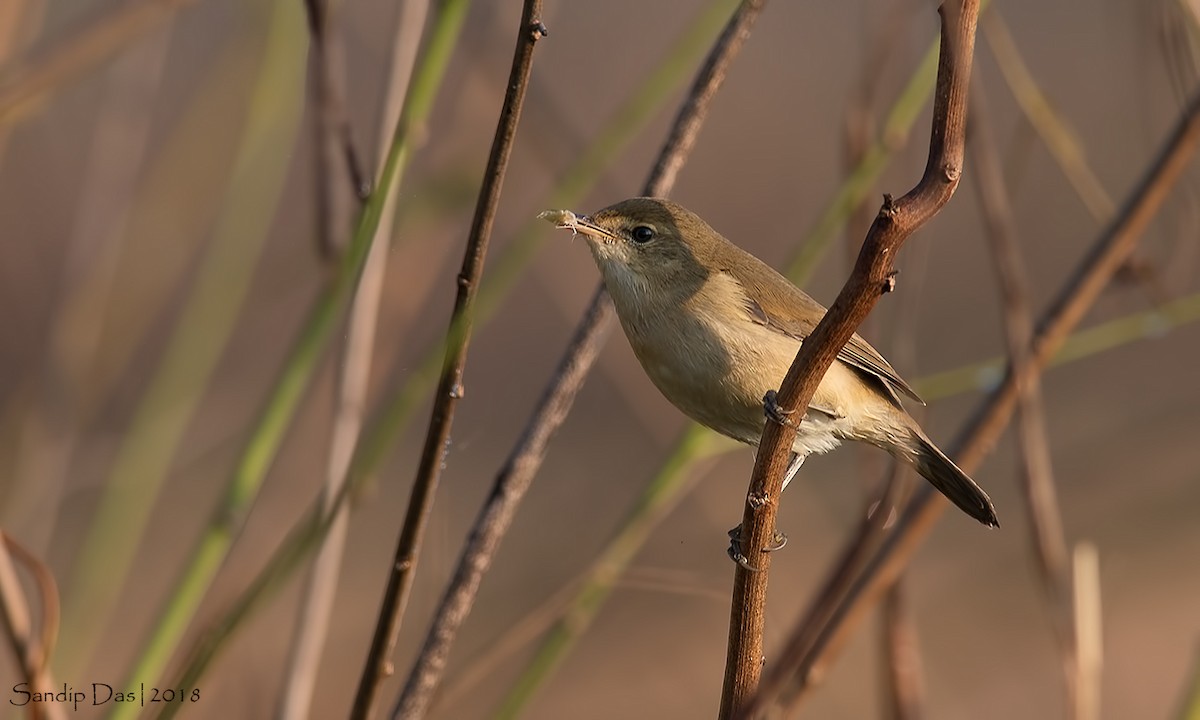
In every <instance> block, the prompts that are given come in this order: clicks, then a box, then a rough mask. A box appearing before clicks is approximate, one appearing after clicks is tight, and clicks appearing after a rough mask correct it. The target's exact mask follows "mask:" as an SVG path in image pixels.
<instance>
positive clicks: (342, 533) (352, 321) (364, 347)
mask: <svg viewBox="0 0 1200 720" xmlns="http://www.w3.org/2000/svg"><path fill="white" fill-rule="evenodd" d="M306 4H307V5H308V7H309V23H310V26H309V30H310V33H311V34H312V35H313V47H314V53H315V54H317V55H318V56H316V57H314V61H315V63H316V65H317V67H314V68H313V72H314V73H315V74H317V78H318V79H317V86H318V92H317V94H318V96H319V99H318V101H317V104H318V105H319V110H318V112H319V113H320V114H321V116H322V123H321V124H322V125H323V130H324V131H325V132H324V133H320V132H319V133H318V135H317V138H316V140H317V146H318V150H317V154H318V157H319V158H321V157H324V158H326V161H327V163H326V168H325V170H326V173H325V177H324V178H323V182H320V183H319V184H318V188H317V191H318V195H320V196H321V197H325V198H327V202H328V204H329V206H330V207H331V208H333V207H337V206H339V205H340V206H342V209H343V210H345V209H348V208H347V207H346V206H347V205H348V203H347V202H346V200H347V199H348V197H349V195H348V193H347V192H346V187H345V185H344V183H341V182H336V181H335V178H334V177H333V176H332V174H330V173H329V172H328V170H329V169H330V168H331V167H335V166H336V163H338V158H337V153H338V150H339V147H341V148H343V151H344V153H345V157H346V161H347V171H348V172H349V175H350V180H351V181H352V182H354V183H356V185H355V187H354V191H355V192H357V191H358V190H359V189H360V188H362V180H361V179H358V178H355V177H354V175H355V173H357V172H358V170H357V167H356V166H355V160H354V148H353V146H352V145H351V144H350V138H349V124H348V123H347V121H346V120H347V119H346V116H345V109H344V105H343V103H342V99H341V98H342V93H341V92H340V91H337V90H336V89H335V88H337V87H340V83H341V80H342V78H343V72H342V71H341V69H340V68H335V67H333V66H332V59H333V58H332V57H330V56H329V55H328V54H326V53H325V52H324V51H323V50H322V51H318V50H317V46H318V45H325V46H328V45H330V43H331V42H332V39H331V38H329V37H327V35H326V34H327V33H328V23H327V22H322V21H320V20H319V17H318V16H317V12H319V10H320V9H321V7H322V0H306ZM428 6H429V3H428V1H427V0H407V1H406V2H402V3H401V6H400V11H399V12H398V13H397V20H396V33H395V40H394V45H393V50H392V62H391V67H390V69H389V75H390V78H389V82H388V86H387V95H386V98H385V99H384V103H383V107H384V110H383V113H382V122H381V123H380V133H381V135H382V136H381V137H380V139H379V147H380V148H381V152H383V150H382V149H383V148H387V145H388V137H387V133H388V131H389V129H390V128H393V127H395V125H396V123H397V122H398V121H399V119H400V115H401V113H402V111H403V105H404V95H405V92H406V91H407V89H408V86H409V81H410V79H411V77H412V73H413V67H414V65H415V62H416V57H417V47H418V46H419V45H420V42H421V32H422V29H423V28H424V26H425V16H426V14H427V10H428ZM336 47H337V50H338V55H340V54H341V53H340V50H341V47H340V44H338V45H337V46H336ZM339 62H340V61H339ZM325 75H329V76H330V77H327V78H325V79H324V80H322V79H320V78H322V77H324V76H325ZM321 88H324V94H323V91H322V90H321ZM337 122H340V123H341V124H342V125H343V126H344V130H343V131H341V132H339V131H338V130H337V125H336V123H337ZM331 153H332V154H333V156H332V157H330V154H331ZM382 161H383V158H380V164H382ZM334 196H336V198H337V200H335V199H334ZM396 196H397V192H396V185H392V189H391V192H389V193H388V197H387V198H386V199H385V201H384V208H383V213H382V215H381V217H380V220H379V226H378V227H377V228H376V229H375V238H374V240H372V241H371V250H370V252H369V253H368V255H367V260H366V264H365V265H364V266H363V271H362V276H361V277H360V279H359V283H358V289H357V290H356V291H355V294H354V299H353V300H352V301H351V305H350V317H349V320H348V322H347V329H346V342H345V346H344V349H343V355H342V362H341V363H339V369H338V376H339V377H338V390H337V392H338V396H337V400H336V407H335V410H334V413H335V414H334V421H333V430H332V434H331V435H332V436H331V439H330V447H329V458H328V464H327V467H326V475H325V485H324V488H323V489H322V494H321V500H322V510H323V511H324V512H326V513H331V514H332V519H331V522H330V523H329V533H328V534H327V535H326V536H325V538H324V542H323V543H322V544H321V548H320V550H319V551H318V552H317V556H316V557H315V558H313V564H312V570H311V572H310V573H309V575H308V578H307V581H306V586H305V591H304V595H303V598H302V600H301V605H300V610H299V611H298V612H297V613H296V620H295V629H294V631H293V634H292V647H291V648H290V650H289V653H288V664H287V672H286V675H285V682H284V683H283V686H282V689H281V691H280V701H279V704H278V709H277V711H276V717H277V718H280V719H284V718H305V717H308V714H309V711H310V709H311V705H312V696H313V689H314V687H315V685H316V680H317V671H318V668H319V665H320V661H321V657H322V655H323V653H322V650H323V649H324V646H325V638H326V636H327V634H328V631H329V620H330V617H331V615H332V613H333V606H334V596H335V594H336V592H337V588H338V575H339V573H340V571H341V563H342V553H343V551H344V548H345V542H346V533H347V531H348V527H349V518H350V506H349V505H348V504H347V503H344V502H340V501H339V500H338V498H339V497H340V496H341V494H342V488H343V487H344V485H345V483H346V481H347V470H348V469H349V466H350V458H351V456H352V454H353V452H354V446H355V444H356V443H357V441H358V437H359V433H360V431H361V428H362V419H363V409H364V407H365V406H366V400H367V397H366V396H367V385H368V380H369V379H370V374H371V358H372V354H373V350H374V347H375V326H376V321H377V319H378V315H379V300H380V296H381V294H382V291H383V280H384V275H385V273H386V270H387V260H388V252H389V250H390V243H389V242H388V238H389V237H390V236H391V233H392V221H393V219H394V217H395V209H396ZM326 219H327V220H328V219H329V218H328V216H327V218H326ZM343 227H344V228H345V229H344V230H342V229H341V228H343ZM349 229H350V218H349V217H343V216H341V215H340V214H339V215H338V220H337V222H336V223H334V224H333V226H331V227H327V228H326V230H325V231H324V232H325V233H326V234H325V237H326V239H329V240H332V239H333V238H337V237H340V236H339V235H337V233H338V232H342V233H345V232H348V231H349ZM324 247H325V248H326V249H327V250H329V251H333V250H335V248H336V249H338V250H340V249H341V247H342V242H341V240H339V241H337V242H334V243H331V244H329V245H325V246H324Z"/></svg>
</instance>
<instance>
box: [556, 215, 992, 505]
mask: <svg viewBox="0 0 1200 720" xmlns="http://www.w3.org/2000/svg"><path fill="white" fill-rule="evenodd" d="M542 216H543V217H544V218H546V219H548V220H550V221H552V222H554V223H555V224H556V225H558V226H559V227H564V228H569V229H572V230H574V231H576V232H579V233H582V234H583V235H584V236H585V237H586V238H587V241H588V246H589V248H590V249H591V251H592V255H593V257H594V258H595V260H596V264H597V265H598V266H599V268H600V272H601V275H602V276H603V277H604V284H605V286H606V287H607V288H608V291H609V294H610V295H612V298H613V303H614V304H615V305H616V308H617V315H618V316H619V317H620V319H621V326H622V327H623V328H624V330H625V335H626V337H628V338H629V342H630V345H631V346H632V347H633V351H634V354H636V355H637V358H638V360H639V361H640V362H641V364H642V367H643V368H644V369H645V371H646V374H647V375H649V377H650V379H651V381H652V382H653V383H654V384H655V386H657V387H658V389H659V390H660V391H661V392H662V393H663V395H665V396H666V398H667V399H668V400H670V401H671V403H673V404H674V405H675V406H676V407H678V408H679V409H680V410H682V411H683V412H684V413H685V414H687V415H688V416H689V417H691V418H692V419H694V420H696V421H698V422H700V423H702V424H704V425H706V426H708V427H710V428H712V429H713V430H716V431H717V432H719V433H721V434H723V435H727V436H729V437H731V438H734V439H735V440H740V441H742V442H744V443H748V444H751V445H757V444H758V440H759V437H760V436H761V434H762V427H763V422H764V415H763V396H764V395H765V394H766V392H767V391H768V390H774V389H776V388H778V387H779V383H780V382H782V380H783V377H784V375H785V374H786V373H787V370H788V367H789V366H790V365H791V363H792V360H793V359H794V358H795V356H796V351H797V350H798V349H799V347H800V343H801V341H802V340H803V339H804V338H805V337H807V336H808V335H809V333H811V332H812V331H813V328H815V327H816V325H817V323H818V322H819V321H820V319H821V318H822V317H823V316H824V314H825V308H824V307H823V306H821V305H820V304H819V303H818V302H817V301H815V300H813V299H812V298H811V297H809V296H808V295H807V294H805V293H804V292H803V291H802V290H800V289H799V288H797V287H796V286H795V285H793V284H792V283H791V282H789V281H788V280H787V279H786V278H784V277H783V276H782V275H780V274H779V273H778V272H776V271H775V270H774V269H772V268H771V267H770V266H768V265H767V264H766V263H764V262H762V261H761V260H759V259H758V258H756V257H754V256H753V255H751V254H750V253H748V252H746V251H744V250H742V249H741V248H739V247H737V246H736V245H734V244H733V243H731V242H729V241H728V240H726V239H725V238H724V237H722V236H721V235H720V233H718V232H717V231H715V230H713V229H712V228H711V227H710V226H709V225H708V223H706V222H704V220H702V219H701V218H700V217H699V216H698V215H696V214H695V213H692V212H690V211H688V210H687V209H685V208H683V207H682V206H680V205H678V204H676V203H674V202H671V201H669V200H663V199H658V198H633V199H630V200H625V201H622V202H619V203H617V204H616V205H612V206H610V207H607V208H605V209H603V210H600V211H599V212H597V213H595V214H594V215H592V216H590V217H587V216H577V215H575V214H574V213H570V212H567V211H547V212H546V213H543V214H542ZM901 395H907V396H908V397H910V398H912V399H913V400H916V401H918V402H920V398H918V397H917V394H916V393H915V392H914V391H913V389H912V388H911V387H909V385H908V383H906V382H905V381H904V379H903V378H901V377H900V375H899V374H898V373H897V372H896V371H895V369H893V368H892V366H891V365H890V364H888V361H887V360H885V359H884V358H883V356H882V355H880V354H879V353H878V352H877V351H876V350H875V348H873V347H871V346H870V345H869V344H868V343H867V341H866V340H863V339H862V338H861V337H859V336H858V335H855V336H854V337H853V338H852V339H851V340H850V342H849V343H847V344H846V346H845V347H844V348H843V349H842V351H841V352H840V353H839V354H838V361H837V362H835V363H834V364H833V366H832V367H831V368H830V369H829V371H828V372H827V373H826V374H825V377H824V378H823V379H822V380H821V384H820V385H819V386H818V388H817V391H816V393H815V394H814V396H813V400H812V403H811V404H810V405H809V409H808V414H807V415H806V416H805V418H804V421H803V422H802V423H801V424H800V433H799V435H798V436H797V439H796V442H795V443H794V444H793V446H792V450H793V452H795V453H796V454H797V456H798V457H799V458H800V459H801V460H802V459H803V458H804V457H805V456H807V455H808V454H810V453H814V452H817V453H821V452H827V451H829V450H832V449H833V448H834V447H836V446H837V445H838V444H839V442H840V441H841V440H843V439H848V440H858V441H862V442H866V443H870V444H872V445H875V446H877V447H880V448H882V449H884V450H887V451H888V452H889V453H891V454H892V455H893V456H895V457H896V458H898V459H900V460H902V461H904V462H906V463H908V464H909V465H911V466H912V467H913V468H914V469H916V471H917V472H919V473H920V474H921V475H922V476H924V477H925V478H926V479H927V480H929V481H930V482H931V483H932V484H933V485H934V487H936V488H937V489H938V490H940V491H941V492H942V493H943V494H945V495H946V497H947V498H949V499H950V500H951V501H953V502H954V504H955V505H957V506H958V507H959V508H961V509H962V510H963V511H965V512H966V513H967V514H969V515H970V516H971V517H973V518H975V519H977V520H979V521H980V522H982V523H984V524H986V525H992V526H996V525H998V524H999V523H998V522H997V520H996V513H995V510H994V509H993V508H992V503H991V501H990V500H989V499H988V496H987V494H986V493H984V492H983V490H981V489H980V488H979V486H978V485H976V484H975V483H974V481H972V480H971V478H969V477H968V476H967V475H966V474H965V473H964V472H963V471H962V470H960V469H959V468H958V467H957V466H955V465H954V463H953V462H951V461H950V460H949V459H948V458H947V457H946V456H945V455H944V454H942V452H941V451H940V450H938V449H937V447H935V446H934V445H933V443H932V442H930V440H929V439H928V438H927V437H926V436H925V434H924V433H923V432H922V431H921V429H920V427H919V426H918V425H917V423H916V421H915V420H913V418H912V417H911V416H909V414H908V413H907V412H905V410H904V407H903V405H902V404H901V401H900V396H901ZM798 466H799V463H796V464H795V467H798Z"/></svg>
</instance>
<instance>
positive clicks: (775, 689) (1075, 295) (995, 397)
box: [755, 92, 1200, 707]
mask: <svg viewBox="0 0 1200 720" xmlns="http://www.w3.org/2000/svg"><path fill="white" fill-rule="evenodd" d="M1198 142H1200V92H1197V93H1196V94H1194V95H1193V96H1192V99H1191V101H1190V102H1189V103H1188V105H1187V107H1186V108H1185V110H1184V112H1183V114H1182V117H1181V118H1180V121H1179V123H1178V124H1177V125H1176V127H1175V128H1174V129H1173V130H1172V132H1171V134H1170V136H1169V137H1168V139H1167V141H1166V142H1165V143H1164V146H1163V148H1162V150H1161V151H1160V153H1159V155H1158V156H1157V157H1156V158H1155V160H1154V161H1153V162H1152V163H1151V165H1150V167H1149V168H1148V169H1147V171H1146V174H1145V176H1144V177H1143V178H1142V180H1141V181H1140V182H1139V183H1138V186H1137V187H1136V188H1135V189H1134V190H1133V191H1132V192H1131V193H1130V196H1129V199H1128V200H1127V201H1126V203H1125V204H1124V206H1123V207H1122V210H1121V212H1120V213H1119V214H1118V215H1117V217H1116V218H1115V219H1114V220H1113V222H1112V223H1111V224H1110V225H1109V226H1108V227H1107V228H1106V229H1105V230H1104V232H1103V233H1102V234H1101V236H1100V239H1099V240H1098V241H1097V243H1096V244H1095V246H1093V248H1092V249H1091V250H1090V251H1089V253H1088V254H1087V256H1086V257H1085V258H1084V259H1083V260H1082V262H1081V263H1080V266H1079V268H1077V270H1076V271H1075V273H1073V274H1072V276H1071V277H1070V278H1069V279H1068V280H1067V282H1066V283H1065V284H1064V286H1063V288H1062V290H1061V292H1060V293H1059V295H1058V298H1057V299H1056V301H1055V302H1054V304H1053V305H1052V306H1051V308H1050V310H1048V311H1047V313H1046V314H1045V316H1044V317H1043V320H1042V322H1041V323H1040V325H1039V330H1038V332H1037V334H1036V336H1035V337H1034V340H1033V342H1032V343H1031V347H1032V354H1031V357H1030V360H1031V362H1030V364H1029V365H1028V366H1027V368H1026V370H1025V372H1024V373H1017V372H1016V371H1015V369H1013V368H1011V367H1010V368H1009V369H1008V371H1007V373H1006V375H1005V377H1004V380H1003V382H1002V383H1001V385H1000V386H999V387H998V388H996V390H995V391H993V392H992V393H991V395H989V396H988V397H987V399H986V400H985V401H984V403H983V405H982V406H981V407H980V409H979V410H978V412H977V413H976V414H975V416H974V418H973V419H972V420H971V421H970V422H969V423H968V424H967V426H966V427H965V428H964V430H963V431H962V432H961V434H960V436H959V439H958V440H957V441H956V442H955V444H954V450H953V451H952V452H951V453H950V455H951V456H953V457H956V458H957V459H958V465H959V467H961V468H962V469H963V470H964V471H966V472H968V473H969V472H971V471H972V470H974V469H975V468H976V467H978V465H979V464H980V462H981V461H982V459H983V458H984V456H985V455H986V454H987V453H988V452H989V451H990V450H991V448H992V447H993V446H994V445H995V443H996V440H997V439H998V437H999V435H1000V433H1001V432H1002V431H1003V430H1004V427H1005V426H1006V425H1007V423H1008V420H1009V418H1010V417H1011V415H1012V413H1013V410H1014V408H1015V406H1016V398H1017V388H1018V387H1019V386H1020V383H1022V382H1024V381H1025V379H1026V377H1027V376H1028V374H1029V373H1032V372H1039V371H1040V370H1041V369H1042V368H1044V367H1045V366H1046V364H1047V362H1049V360H1050V358H1052V357H1053V356H1054V354H1055V353H1056V352H1057V351H1058V350H1059V348H1060V347H1061V346H1062V344H1063V342H1064V340H1065V339H1066V337H1067V335H1068V334H1069V333H1070V332H1071V331H1072V329H1073V328H1074V327H1075V326H1076V325H1078V323H1079V320H1080V319H1081V318H1082V317H1083V315H1084V313H1085V312H1087V310H1088V308H1090V307H1091V306H1092V304H1093V303H1094V302H1095V300H1096V298H1097V297H1098V296H1099V294H1100V292H1101V291H1102V290H1103V289H1104V287H1105V285H1106V284H1107V281H1108V280H1109V279H1110V278H1111V277H1112V276H1113V274H1114V273H1115V272H1116V271H1117V269H1118V268H1119V267H1121V265H1122V263H1123V262H1124V261H1125V259H1126V258H1127V257H1128V256H1129V254H1130V253H1131V252H1132V251H1133V248H1134V247H1135V245H1136V243H1137V239H1138V238H1139V237H1140V235H1141V233H1142V232H1143V231H1144V230H1145V229H1146V227H1147V226H1148V225H1149V223H1150V221H1151V220H1152V219H1153V218H1154V216H1155V214H1156V213H1157V212H1158V210H1159V208H1160V207H1161V206H1162V203H1163V201H1164V200H1165V199H1166V197H1167V194H1168V192H1169V191H1170V189H1171V187H1172V186H1173V185H1174V184H1175V182H1176V181H1177V180H1178V179H1179V177H1180V175H1181V174H1182V173H1183V171H1184V169H1186V167H1187V165H1188V162H1189V160H1190V158H1191V156H1192V155H1193V153H1194V151H1195V149H1196V145H1197V143H1198ZM939 497H940V496H939V495H938V494H937V493H936V491H934V490H933V489H932V487H929V486H926V485H922V486H920V488H919V489H918V490H917V493H916V495H915V496H914V498H913V502H912V503H911V504H910V505H909V507H908V508H907V509H906V510H905V512H904V514H903V515H902V516H901V517H900V520H899V521H898V522H897V524H896V528H895V530H894V531H893V532H892V533H891V534H890V535H889V536H888V537H887V539H886V540H885V541H884V543H883V544H882V545H881V546H880V548H879V549H878V550H877V551H875V553H874V555H873V557H872V558H871V561H870V562H869V563H868V564H867V567H866V569H865V570H864V571H863V573H862V575H861V577H859V578H858V579H857V580H856V581H855V583H854V585H853V587H852V588H851V590H850V592H849V593H848V594H847V596H846V597H845V598H844V599H843V600H841V601H839V602H838V603H837V605H836V606H833V607H829V608H825V611H824V612H823V613H822V615H821V616H820V617H819V618H818V623H819V624H817V625H813V626H809V625H808V624H807V623H802V624H801V625H799V626H797V628H795V630H794V631H793V632H792V633H791V635H790V636H789V638H788V640H787V642H786V644H785V649H784V651H783V653H782V654H781V659H780V661H779V662H778V663H776V664H775V665H774V666H773V668H772V671H771V673H770V674H769V675H768V677H767V678H766V679H765V680H764V681H763V685H762V688H761V689H760V693H759V697H758V698H756V700H755V704H756V705H758V706H760V707H765V706H766V704H767V703H770V702H772V701H773V700H774V699H775V698H776V697H779V698H780V699H781V701H782V702H783V703H785V704H787V703H794V702H796V701H797V700H798V699H799V698H800V696H801V695H802V694H803V693H804V692H805V691H806V690H807V689H808V687H809V683H808V674H809V672H810V671H811V669H812V668H813V667H814V666H815V664H816V663H817V662H818V660H819V659H820V658H821V657H822V655H823V654H824V652H825V650H826V648H827V647H828V646H829V645H830V644H831V643H832V642H833V641H834V639H835V638H836V637H837V636H840V635H844V634H846V633H848V632H850V631H851V630H852V629H853V628H854V627H855V626H856V625H857V623H858V622H859V621H861V620H862V618H863V616H864V610H865V609H866V608H867V607H868V606H870V605H871V604H873V603H874V602H876V601H877V600H878V598H879V597H880V593H881V592H882V590H883V589H885V588H887V587H888V586H889V585H890V584H891V583H892V582H893V581H894V579H895V578H896V576H897V575H898V574H899V573H900V572H901V571H902V570H903V568H904V567H905V565H906V564H907V563H908V560H909V559H910V558H911V557H912V553H913V551H914V550H916V548H917V546H918V545H919V544H920V541H921V540H922V539H923V538H924V537H925V535H926V534H927V533H928V532H929V531H930V530H931V529H932V527H933V523H934V521H936V520H937V518H938V517H939V515H940V513H941V511H942V510H943V509H944V508H945V504H944V503H942V502H940V501H939V500H938V498H939ZM858 542H859V540H858V539H857V538H856V539H855V540H853V541H852V544H855V543H858ZM821 618H825V619H821ZM789 680H790V681H791V684H790V685H788V683H789ZM785 686H787V687H786V692H785Z"/></svg>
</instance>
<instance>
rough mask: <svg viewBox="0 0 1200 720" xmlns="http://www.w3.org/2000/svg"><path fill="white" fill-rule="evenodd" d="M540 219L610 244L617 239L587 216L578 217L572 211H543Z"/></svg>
mask: <svg viewBox="0 0 1200 720" xmlns="http://www.w3.org/2000/svg"><path fill="white" fill-rule="evenodd" d="M538 218H539V219H541V220H545V221H546V222H548V223H550V224H552V225H554V227H558V228H563V229H564V230H570V231H572V232H579V233H583V234H584V235H590V236H591V237H594V238H597V239H599V238H603V239H605V240H607V241H610V242H611V241H613V240H616V239H617V236H616V235H614V234H613V233H611V232H609V231H608V230H606V229H605V228H602V227H600V226H599V225H597V224H596V223H594V222H592V219H591V218H589V217H588V216H587V215H576V214H575V213H573V212H571V211H570V210H543V211H542V212H540V213H538Z"/></svg>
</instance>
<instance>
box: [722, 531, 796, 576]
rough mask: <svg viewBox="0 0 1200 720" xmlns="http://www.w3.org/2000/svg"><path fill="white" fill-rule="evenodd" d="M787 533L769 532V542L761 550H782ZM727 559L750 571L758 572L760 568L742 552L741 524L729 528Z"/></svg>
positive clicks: (785, 542) (767, 551)
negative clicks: (751, 562)
mask: <svg viewBox="0 0 1200 720" xmlns="http://www.w3.org/2000/svg"><path fill="white" fill-rule="evenodd" d="M787 542H788V539H787V535H784V534H783V533H781V532H779V531H778V530H776V531H775V532H773V533H772V534H771V542H770V544H769V545H767V546H766V547H764V548H763V549H762V552H766V553H770V552H775V551H776V550H782V549H783V548H784V546H785V545H787ZM726 552H727V553H728V555H729V559H730V560H733V561H734V562H735V563H737V564H738V565H740V566H741V567H742V568H743V569H745V570H748V571H750V572H759V570H760V569H761V568H756V567H754V566H753V565H751V564H750V559H749V558H748V557H746V554H745V553H743V552H742V526H741V525H738V526H737V527H735V528H731V529H730V530H729V549H728V550H727V551H726Z"/></svg>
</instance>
